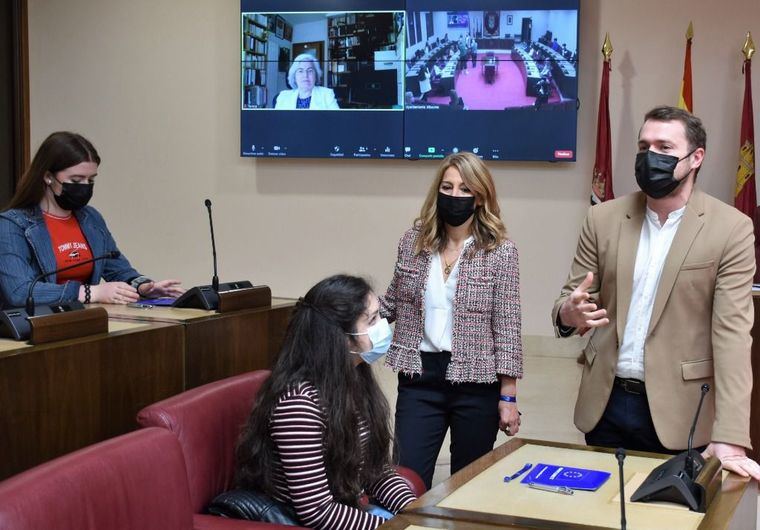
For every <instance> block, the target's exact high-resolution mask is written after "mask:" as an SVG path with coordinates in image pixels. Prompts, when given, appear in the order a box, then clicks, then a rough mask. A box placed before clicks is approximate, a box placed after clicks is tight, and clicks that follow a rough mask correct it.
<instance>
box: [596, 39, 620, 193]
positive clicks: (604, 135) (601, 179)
mask: <svg viewBox="0 0 760 530" xmlns="http://www.w3.org/2000/svg"><path fill="white" fill-rule="evenodd" d="M602 54H603V55H604V60H603V61H602V86H601V88H600V89H599V112H598V114H597V121H596V157H595V158H594V173H593V175H592V177H591V204H592V205H594V204H599V203H600V202H604V201H608V200H610V199H614V198H615V193H614V192H613V191H612V139H611V134H610V58H611V57H612V43H611V42H610V36H609V34H608V35H605V37H604V45H603V46H602Z"/></svg>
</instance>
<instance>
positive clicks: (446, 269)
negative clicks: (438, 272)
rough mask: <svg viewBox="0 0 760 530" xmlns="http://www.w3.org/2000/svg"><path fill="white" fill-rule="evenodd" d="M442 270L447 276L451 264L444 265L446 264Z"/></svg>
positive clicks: (449, 272)
mask: <svg viewBox="0 0 760 530" xmlns="http://www.w3.org/2000/svg"><path fill="white" fill-rule="evenodd" d="M443 272H445V273H446V276H448V275H449V274H451V265H446V266H445V267H444V268H443Z"/></svg>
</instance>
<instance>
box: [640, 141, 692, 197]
mask: <svg viewBox="0 0 760 530" xmlns="http://www.w3.org/2000/svg"><path fill="white" fill-rule="evenodd" d="M694 151H696V149H694ZM694 151H691V153H689V154H688V155H686V156H685V157H683V158H678V157H677V156H671V155H663V154H661V153H655V152H654V151H649V150H647V151H641V152H640V153H638V154H637V155H636V182H638V183H639V187H640V188H641V191H643V192H644V193H646V194H647V195H648V196H650V197H652V198H653V199H662V198H663V197H665V196H666V195H668V194H669V193H672V192H673V190H675V189H676V188H677V187H678V186H680V185H681V183H682V182H683V181H685V180H686V177H684V178H682V179H681V180H676V178H675V177H674V176H673V172H674V171H675V170H676V166H677V165H678V163H679V162H680V161H681V160H685V159H687V158H689V157H690V156H691V154H692V153H693V152H694Z"/></svg>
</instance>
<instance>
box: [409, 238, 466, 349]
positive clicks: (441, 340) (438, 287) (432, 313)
mask: <svg viewBox="0 0 760 530" xmlns="http://www.w3.org/2000/svg"><path fill="white" fill-rule="evenodd" d="M471 239H473V238H472V236H470V237H469V238H467V239H466V240H465V242H464V244H463V245H462V250H464V249H465V248H466V247H467V244H468V243H469V242H470V240H471ZM461 257H462V254H461V253H460V254H459V258H457V261H456V263H455V264H454V268H453V269H452V270H451V274H449V277H448V278H447V279H446V281H445V282H444V281H443V258H442V256H441V253H440V252H438V253H436V254H435V255H434V256H433V258H432V259H431V260H430V271H429V272H428V277H427V283H426V284H425V330H424V333H423V335H422V341H421V342H420V351H426V352H441V351H451V327H452V325H453V322H454V295H455V294H456V290H457V277H458V276H459V261H460V258H461Z"/></svg>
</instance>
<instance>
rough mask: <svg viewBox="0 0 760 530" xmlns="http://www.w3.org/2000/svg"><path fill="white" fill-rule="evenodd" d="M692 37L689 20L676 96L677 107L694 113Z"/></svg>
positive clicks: (692, 27) (691, 26) (692, 32)
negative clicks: (684, 53) (678, 89)
mask: <svg viewBox="0 0 760 530" xmlns="http://www.w3.org/2000/svg"><path fill="white" fill-rule="evenodd" d="M693 38H694V26H693V25H692V23H691V22H689V29H687V30H686V55H685V56H684V59H683V78H682V79H681V94H680V95H679V97H678V108H679V109H684V110H687V111H689V112H691V113H692V114H694V103H693V101H692V93H691V90H692V88H691V87H692V85H691V41H692V39H693Z"/></svg>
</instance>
